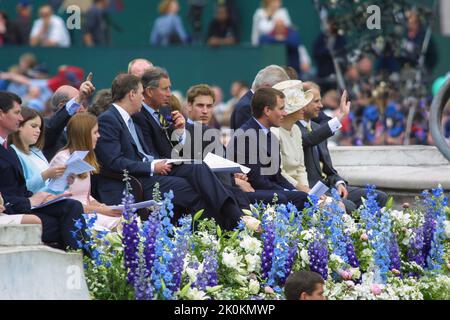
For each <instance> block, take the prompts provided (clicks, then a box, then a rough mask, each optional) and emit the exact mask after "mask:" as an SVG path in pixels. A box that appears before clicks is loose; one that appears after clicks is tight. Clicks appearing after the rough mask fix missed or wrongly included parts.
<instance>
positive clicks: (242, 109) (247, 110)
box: [230, 90, 333, 136]
mask: <svg viewBox="0 0 450 320" xmlns="http://www.w3.org/2000/svg"><path fill="white" fill-rule="evenodd" d="M252 98H253V92H252V91H251V90H249V91H247V93H246V94H245V95H244V96H242V98H241V99H240V100H239V101H238V103H236V107H235V108H234V111H233V113H232V114H231V120H230V127H231V129H233V130H237V129H239V128H240V127H241V126H242V125H243V124H244V123H245V122H246V121H247V120H248V119H250V118H251V117H252V107H251V105H252ZM330 120H331V118H330V117H329V116H327V115H326V114H325V113H324V112H322V111H320V113H319V116H318V117H317V118H314V119H313V121H314V122H316V123H319V124H324V123H327V122H328V121H330ZM332 135H333V134H332V133H331V130H330V136H332Z"/></svg>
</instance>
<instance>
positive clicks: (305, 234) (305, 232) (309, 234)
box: [300, 230, 313, 241]
mask: <svg viewBox="0 0 450 320" xmlns="http://www.w3.org/2000/svg"><path fill="white" fill-rule="evenodd" d="M300 237H301V238H302V239H303V240H305V241H309V240H311V239H312V237H313V234H312V232H311V231H309V230H303V231H302V232H301V233H300Z"/></svg>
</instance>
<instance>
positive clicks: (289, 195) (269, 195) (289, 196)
mask: <svg viewBox="0 0 450 320" xmlns="http://www.w3.org/2000/svg"><path fill="white" fill-rule="evenodd" d="M275 194H276V195H277V199H278V201H277V203H283V204H287V203H288V202H291V203H292V204H293V205H295V206H296V207H297V209H298V210H303V208H304V207H305V202H307V201H308V194H307V193H305V192H301V191H284V190H256V192H251V193H247V196H248V197H249V199H250V200H251V202H252V203H254V202H260V201H262V202H264V203H266V204H268V203H272V202H273V199H274V197H275Z"/></svg>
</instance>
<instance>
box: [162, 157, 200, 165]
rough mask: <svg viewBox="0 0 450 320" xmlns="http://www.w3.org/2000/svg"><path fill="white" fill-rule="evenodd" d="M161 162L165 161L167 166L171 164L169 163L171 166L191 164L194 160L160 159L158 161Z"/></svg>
mask: <svg viewBox="0 0 450 320" xmlns="http://www.w3.org/2000/svg"><path fill="white" fill-rule="evenodd" d="M163 160H165V161H166V163H167V164H171V163H172V164H182V163H192V162H194V161H195V160H194V159H183V158H180V159H161V160H160V161H163ZM156 161H158V160H156Z"/></svg>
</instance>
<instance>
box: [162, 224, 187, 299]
mask: <svg viewBox="0 0 450 320" xmlns="http://www.w3.org/2000/svg"><path fill="white" fill-rule="evenodd" d="M179 224H180V227H179V228H178V229H177V231H176V234H175V239H174V242H175V248H174V250H173V256H172V260H171V261H170V264H169V272H171V273H172V275H173V278H172V282H171V284H170V285H168V286H167V287H168V288H169V289H170V290H171V291H172V292H174V293H175V292H177V291H178V290H179V289H180V286H181V276H182V273H183V266H184V259H185V257H186V255H187V253H188V251H189V238H190V237H191V236H192V233H191V225H192V216H186V217H183V218H181V219H180V220H179Z"/></svg>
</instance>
